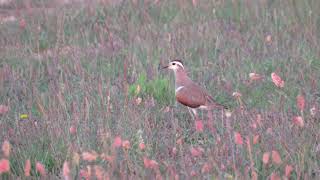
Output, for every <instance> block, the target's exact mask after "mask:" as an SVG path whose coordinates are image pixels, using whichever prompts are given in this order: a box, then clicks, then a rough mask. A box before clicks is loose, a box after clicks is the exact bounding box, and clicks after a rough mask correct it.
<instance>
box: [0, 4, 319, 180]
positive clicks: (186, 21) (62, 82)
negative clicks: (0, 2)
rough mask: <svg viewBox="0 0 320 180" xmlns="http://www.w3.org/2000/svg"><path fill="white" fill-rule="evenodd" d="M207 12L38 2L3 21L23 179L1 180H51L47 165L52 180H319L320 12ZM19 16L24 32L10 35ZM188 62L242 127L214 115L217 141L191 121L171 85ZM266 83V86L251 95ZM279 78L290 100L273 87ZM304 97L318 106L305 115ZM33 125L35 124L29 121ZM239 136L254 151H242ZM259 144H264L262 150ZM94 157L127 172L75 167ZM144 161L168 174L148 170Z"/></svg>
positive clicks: (13, 138)
mask: <svg viewBox="0 0 320 180" xmlns="http://www.w3.org/2000/svg"><path fill="white" fill-rule="evenodd" d="M196 2H197V5H196V6H194V5H193V3H192V1H150V2H149V1H143V0H137V1H123V2H121V3H117V2H116V1H112V3H111V4H103V3H100V4H99V3H98V2H92V3H91V4H77V3H75V4H72V5H61V6H59V7H58V6H57V5H55V4H54V3H53V4H51V3H49V2H47V1H44V0H41V1H31V3H30V9H29V10H26V7H25V5H24V4H23V3H21V2H20V1H17V2H12V3H11V4H10V5H8V6H5V7H0V10H1V9H3V10H4V11H0V12H6V14H2V13H0V17H1V18H0V21H1V23H0V37H1V38H0V105H5V106H8V107H9V111H8V112H6V113H3V114H0V142H3V141H4V140H9V142H10V144H11V146H12V149H11V154H10V157H9V158H8V159H9V160H10V167H11V169H10V172H7V173H4V174H2V175H0V176H1V178H4V179H16V178H24V171H23V168H24V164H25V161H26V160H27V159H30V160H31V164H32V170H31V175H32V176H34V177H39V176H41V175H40V174H39V173H37V172H36V170H35V163H36V162H37V161H38V162H41V163H42V164H43V165H44V166H45V168H46V171H47V178H52V179H57V178H61V175H62V167H63V163H64V162H65V161H67V162H68V163H69V167H70V176H71V179H74V178H75V179H77V178H78V177H80V176H81V174H82V175H83V172H84V171H85V172H88V171H89V170H88V167H89V168H91V171H92V176H96V174H95V170H94V169H95V168H97V167H101V168H102V169H103V173H104V176H105V177H106V176H108V177H110V178H112V179H114V178H124V179H128V178H135V179H154V178H159V177H160V176H161V177H162V178H165V179H169V178H170V179H172V178H173V177H179V178H180V179H186V178H188V177H190V176H191V174H196V175H195V176H196V177H195V178H196V179H197V178H199V179H215V178H217V179H228V178H230V179H250V178H251V174H252V173H253V172H256V173H257V175H258V179H270V177H271V176H272V174H273V175H274V174H277V175H278V176H280V177H284V176H285V167H286V166H287V165H291V166H292V167H293V171H292V173H291V176H290V179H304V178H307V179H317V178H319V176H320V174H319V166H320V161H319V159H320V157H319V143H318V136H319V135H318V134H319V133H318V129H319V128H320V124H319V107H320V96H319V89H320V84H319V83H318V80H319V79H320V73H319V71H320V57H319V52H320V49H319V47H320V46H319V45H318V44H319V34H320V30H319V29H320V28H319V25H320V24H319V22H320V20H319V17H320V16H319V12H318V9H319V8H318V7H319V6H320V3H319V2H318V1H276V0H275V1H262V0H261V1H252V2H251V1H250V3H249V2H247V1H232V0H224V1H196ZM15 8H20V11H21V12H20V13H19V16H18V15H17V14H16V13H15V12H16V10H15ZM8 14H9V15H13V16H15V17H16V18H17V20H16V21H11V22H4V21H3V18H2V17H5V16H7V15H8ZM22 19H24V20H25V22H26V26H25V27H21V24H19V23H20V21H21V20H22ZM268 35H270V37H271V40H270V41H268V40H267V36H268ZM176 58H180V59H182V60H183V61H184V64H185V66H186V69H187V71H188V74H189V76H190V77H191V78H192V79H193V80H195V81H197V82H199V84H200V85H201V86H202V87H205V88H206V89H207V91H208V92H209V93H210V94H211V95H212V96H213V97H214V99H216V101H217V102H219V103H221V104H224V105H226V106H228V107H229V109H230V110H231V111H232V115H231V117H230V118H227V117H226V116H225V115H224V112H221V111H219V110H214V111H212V112H211V113H212V116H210V114H208V113H207V112H205V111H203V112H200V117H201V119H202V120H203V123H204V131H203V132H198V131H196V130H195V122H194V120H193V118H191V117H190V115H189V113H188V110H187V108H185V107H183V106H182V105H180V104H178V103H176V102H175V99H174V78H173V74H172V72H169V71H158V65H159V64H162V65H163V64H166V63H168V62H169V60H171V59H176ZM252 72H254V73H258V74H260V75H261V76H262V79H261V80H258V81H250V78H249V73H252ZM272 72H276V73H277V74H278V75H279V76H281V77H282V79H283V80H284V81H285V86H284V88H278V87H276V86H275V85H274V84H273V82H272V79H271V73H272ZM138 89H140V90H138ZM234 92H239V93H241V94H242V96H241V99H240V100H239V99H237V98H235V97H233V96H232V94H233V93H234ZM299 94H303V95H304V97H305V100H306V108H305V109H304V111H303V112H301V111H300V110H299V109H298V108H297V105H296V97H297V95H299ZM140 98H141V99H140ZM140 100H141V102H139V101H140ZM240 101H241V102H240ZM242 103H243V105H244V106H245V107H244V108H241V107H240V106H241V104H242ZM312 108H315V110H316V113H315V114H312V113H311V112H310V110H311V109H312ZM21 114H28V116H29V117H28V118H27V119H23V120H21V119H20V115H21ZM258 114H259V115H260V116H261V118H262V120H261V123H260V124H259V122H258V121H257V118H258ZM294 116H302V117H303V120H304V127H298V126H297V125H295V124H294V123H293V122H292V118H293V117H294ZM254 126H256V127H254ZM73 127H74V128H75V129H76V132H72V131H70V128H73ZM234 132H239V133H240V134H241V135H242V137H243V140H244V144H243V145H237V144H235V141H234ZM256 135H259V137H260V140H259V142H258V143H257V144H252V139H253V137H254V136H256ZM116 136H120V137H121V138H122V140H129V142H130V148H129V149H125V148H124V147H120V148H116V147H114V146H113V143H114V138H115V137H116ZM247 137H249V138H250V139H251V152H250V151H249V148H248V146H247V145H246V141H245V139H246V138H247ZM141 142H143V143H144V144H145V146H146V148H145V149H144V150H141V149H140V147H139V144H140V143H141ZM197 147H200V149H201V148H202V149H203V152H202V155H200V156H198V157H195V156H193V155H192V153H191V149H192V148H197ZM90 151H95V152H96V153H97V154H99V155H101V154H104V155H109V156H110V157H112V158H114V159H113V160H110V159H104V158H103V157H102V156H99V157H97V159H96V160H94V161H92V162H88V161H86V160H84V158H83V157H80V161H79V162H78V161H76V160H75V159H77V158H74V157H76V156H77V155H80V156H81V154H82V153H83V152H90ZM271 151H278V152H279V154H280V156H281V163H280V164H276V163H274V162H272V160H271V159H270V161H269V163H268V164H264V163H263V162H262V156H263V154H264V153H265V152H271ZM3 158H4V159H5V158H7V157H4V155H3V154H0V159H3ZM144 158H148V159H152V160H155V161H156V162H157V163H158V165H157V166H156V167H153V168H150V167H147V165H146V164H144ZM251 163H253V164H252V166H251V165H250V164H251ZM205 164H209V166H210V168H209V170H205V168H204V167H205Z"/></svg>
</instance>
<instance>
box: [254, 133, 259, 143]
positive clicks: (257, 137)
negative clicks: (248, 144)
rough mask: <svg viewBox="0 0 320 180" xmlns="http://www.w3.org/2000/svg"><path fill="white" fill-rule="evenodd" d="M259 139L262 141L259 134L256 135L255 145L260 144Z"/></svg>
mask: <svg viewBox="0 0 320 180" xmlns="http://www.w3.org/2000/svg"><path fill="white" fill-rule="evenodd" d="M259 139H260V136H259V134H257V135H255V136H254V137H253V144H257V143H258V142H259Z"/></svg>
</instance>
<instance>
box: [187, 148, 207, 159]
mask: <svg viewBox="0 0 320 180" xmlns="http://www.w3.org/2000/svg"><path fill="white" fill-rule="evenodd" d="M190 152H191V155H192V156H193V157H198V156H201V155H202V153H203V152H204V149H202V148H201V147H192V148H191V149H190Z"/></svg>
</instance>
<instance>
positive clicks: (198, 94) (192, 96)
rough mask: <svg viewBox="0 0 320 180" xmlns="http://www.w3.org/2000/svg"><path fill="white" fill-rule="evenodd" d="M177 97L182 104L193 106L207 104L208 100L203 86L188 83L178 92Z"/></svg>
mask: <svg viewBox="0 0 320 180" xmlns="http://www.w3.org/2000/svg"><path fill="white" fill-rule="evenodd" d="M176 99H177V101H178V102H180V103H181V104H183V105H185V106H188V107H191V108H198V107H199V106H203V105H205V102H206V98H205V96H204V94H203V93H202V90H201V88H200V87H198V86H194V85H186V86H183V88H180V89H179V91H177V92H176Z"/></svg>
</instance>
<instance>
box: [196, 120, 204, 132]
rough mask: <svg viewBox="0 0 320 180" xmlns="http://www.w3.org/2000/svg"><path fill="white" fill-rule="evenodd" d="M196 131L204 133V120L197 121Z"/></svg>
mask: <svg viewBox="0 0 320 180" xmlns="http://www.w3.org/2000/svg"><path fill="white" fill-rule="evenodd" d="M195 126H196V131H197V132H203V123H202V120H198V121H195Z"/></svg>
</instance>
